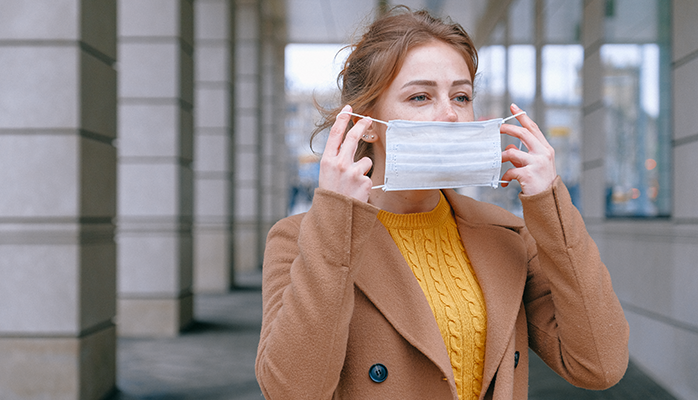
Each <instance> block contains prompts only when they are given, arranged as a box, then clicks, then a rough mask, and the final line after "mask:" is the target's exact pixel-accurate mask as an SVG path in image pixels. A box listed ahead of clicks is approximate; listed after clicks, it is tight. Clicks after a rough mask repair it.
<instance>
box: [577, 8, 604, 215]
mask: <svg viewBox="0 0 698 400" xmlns="http://www.w3.org/2000/svg"><path fill="white" fill-rule="evenodd" d="M605 4H606V2H605V0H590V1H586V2H585V3H584V14H583V15H584V17H583V22H582V24H583V25H582V38H581V39H582V40H581V42H582V46H583V47H584V64H583V66H582V79H583V93H582V155H581V158H582V179H581V193H582V198H581V202H582V204H581V212H582V215H583V216H584V218H585V220H586V221H587V224H589V223H592V222H595V223H600V222H602V221H603V219H604V217H605V214H606V203H605V198H606V197H605V190H606V189H605V185H606V175H605V168H604V159H605V157H606V151H605V149H606V127H605V121H606V118H605V116H606V111H605V109H604V102H603V90H602V89H603V65H602V63H601V51H600V50H601V45H602V44H603V40H604V26H605V17H604V7H605Z"/></svg>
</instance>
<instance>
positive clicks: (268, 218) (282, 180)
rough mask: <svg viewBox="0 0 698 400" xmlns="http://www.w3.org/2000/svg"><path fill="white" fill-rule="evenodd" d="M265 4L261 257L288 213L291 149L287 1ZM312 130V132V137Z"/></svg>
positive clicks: (263, 33)
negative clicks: (271, 234) (286, 64)
mask: <svg viewBox="0 0 698 400" xmlns="http://www.w3.org/2000/svg"><path fill="white" fill-rule="evenodd" d="M261 5H262V7H261V10H262V18H263V19H262V24H263V27H262V29H261V32H260V35H261V38H262V44H261V45H262V47H263V53H262V60H261V62H262V74H263V75H262V90H261V93H262V95H261V97H260V99H261V102H260V104H259V107H260V109H261V113H262V131H261V140H262V146H261V156H262V158H261V163H262V166H261V171H262V175H261V176H262V179H261V181H260V182H259V185H260V189H261V193H262V202H261V203H260V204H261V206H262V209H261V213H260V214H261V228H262V229H261V232H260V237H259V238H258V243H260V247H259V249H258V252H259V256H258V257H259V258H260V259H261V257H262V256H263V250H264V244H265V242H266V236H267V232H268V231H269V229H270V228H271V227H272V225H273V224H274V223H276V221H278V220H279V219H281V218H283V217H285V216H286V213H287V208H288V193H289V187H288V176H287V169H288V168H287V165H288V159H289V151H288V147H287V146H286V140H285V110H286V96H285V90H284V89H285V78H284V52H285V48H286V29H285V28H286V26H285V23H284V17H285V12H284V8H283V7H282V6H283V2H279V1H272V0H264V1H262V3H261ZM309 136H310V132H308V137H309Z"/></svg>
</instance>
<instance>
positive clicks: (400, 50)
mask: <svg viewBox="0 0 698 400" xmlns="http://www.w3.org/2000/svg"><path fill="white" fill-rule="evenodd" d="M434 40H438V41H441V42H444V43H446V44H449V45H451V46H453V48H454V49H455V50H456V51H458V52H459V53H461V54H462V55H463V58H464V60H465V63H466V65H467V66H468V69H469V70H470V74H471V78H472V79H475V74H476V73H477V64H478V58H477V50H476V49H475V45H474V44H473V41H472V40H471V39H470V36H468V34H467V33H466V32H465V30H464V29H463V27H461V26H460V25H459V24H457V23H455V22H453V21H451V20H450V19H449V20H447V21H444V20H442V19H439V18H435V17H433V16H432V15H431V14H429V12H427V11H424V10H420V11H411V10H410V9H409V8H408V7H405V6H397V7H394V8H393V9H391V10H390V11H388V12H387V13H386V14H384V15H383V16H381V17H379V18H378V19H376V20H375V21H374V22H373V23H372V24H371V25H370V26H369V27H368V30H367V31H366V32H365V33H364V34H363V36H362V37H361V39H360V40H359V41H358V43H356V44H354V45H350V46H348V47H349V48H351V50H352V51H351V54H350V55H349V57H348V58H347V60H346V62H345V63H344V68H343V69H342V71H341V72H340V73H339V76H338V77H337V83H338V85H339V86H341V88H342V92H341V101H340V104H339V105H338V106H337V107H336V108H332V109H324V108H322V107H318V110H319V111H320V113H321V115H322V120H321V121H320V123H319V124H318V126H317V128H316V129H315V131H313V134H312V136H311V139H310V142H311V146H312V142H313V139H315V137H316V136H317V135H318V134H319V133H320V132H322V131H323V130H325V129H328V128H330V127H331V126H332V125H333V124H334V121H335V118H336V117H337V114H339V112H340V111H341V110H342V107H344V105H345V104H349V105H351V106H352V108H353V111H354V112H355V113H357V114H362V115H367V114H370V113H371V111H372V109H373V108H374V107H375V105H376V102H377V101H378V98H379V97H380V95H381V94H382V93H383V92H384V91H385V90H386V89H387V88H388V86H390V84H391V83H392V82H393V80H394V79H395V77H396V76H397V74H398V72H399V71H400V68H401V67H402V64H403V62H404V60H405V57H406V56H407V52H408V51H409V50H411V49H412V48H414V47H417V46H419V45H422V44H425V43H428V42H430V41H434ZM352 126H353V123H352V122H350V123H349V126H348V127H347V131H348V130H349V129H351V127H352ZM345 134H346V133H345ZM366 156H368V157H370V158H373V149H372V145H371V144H370V143H366V142H364V141H360V142H359V148H358V149H357V151H356V155H355V157H354V158H355V159H356V160H359V159H361V158H362V157H366ZM369 176H370V173H369Z"/></svg>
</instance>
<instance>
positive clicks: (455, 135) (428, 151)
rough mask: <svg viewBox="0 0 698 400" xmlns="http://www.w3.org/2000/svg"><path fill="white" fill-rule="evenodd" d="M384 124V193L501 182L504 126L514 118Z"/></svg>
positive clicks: (489, 184) (382, 122)
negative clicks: (502, 131) (501, 127)
mask: <svg viewBox="0 0 698 400" xmlns="http://www.w3.org/2000/svg"><path fill="white" fill-rule="evenodd" d="M343 113H346V114H351V115H355V116H357V117H361V118H369V119H371V120H372V121H375V122H378V123H381V124H385V125H387V126H388V129H387V131H386V133H385V137H386V139H385V140H386V144H385V146H386V154H385V178H384V181H383V185H380V186H376V187H374V189H375V188H382V189H383V190H386V191H388V190H423V189H446V188H459V187H467V186H491V187H493V188H496V187H497V186H498V185H499V183H500V182H502V181H500V180H499V176H500V172H501V167H502V140H501V133H500V132H499V127H500V126H502V124H503V123H504V122H505V121H507V120H509V119H511V118H514V117H517V116H519V115H521V114H524V112H521V113H519V114H516V115H513V116H511V117H508V118H506V119H502V118H495V119H491V120H488V121H474V122H439V121H404V120H392V121H389V122H385V121H380V120H377V119H374V118H370V117H366V116H363V115H359V114H353V113H348V112H343Z"/></svg>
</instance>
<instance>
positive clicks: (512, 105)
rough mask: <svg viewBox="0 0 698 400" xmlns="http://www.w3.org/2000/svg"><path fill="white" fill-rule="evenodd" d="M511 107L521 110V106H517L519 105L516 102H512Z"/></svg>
mask: <svg viewBox="0 0 698 400" xmlns="http://www.w3.org/2000/svg"><path fill="white" fill-rule="evenodd" d="M511 108H512V109H513V110H520V108H519V106H517V105H516V104H514V103H511Z"/></svg>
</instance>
